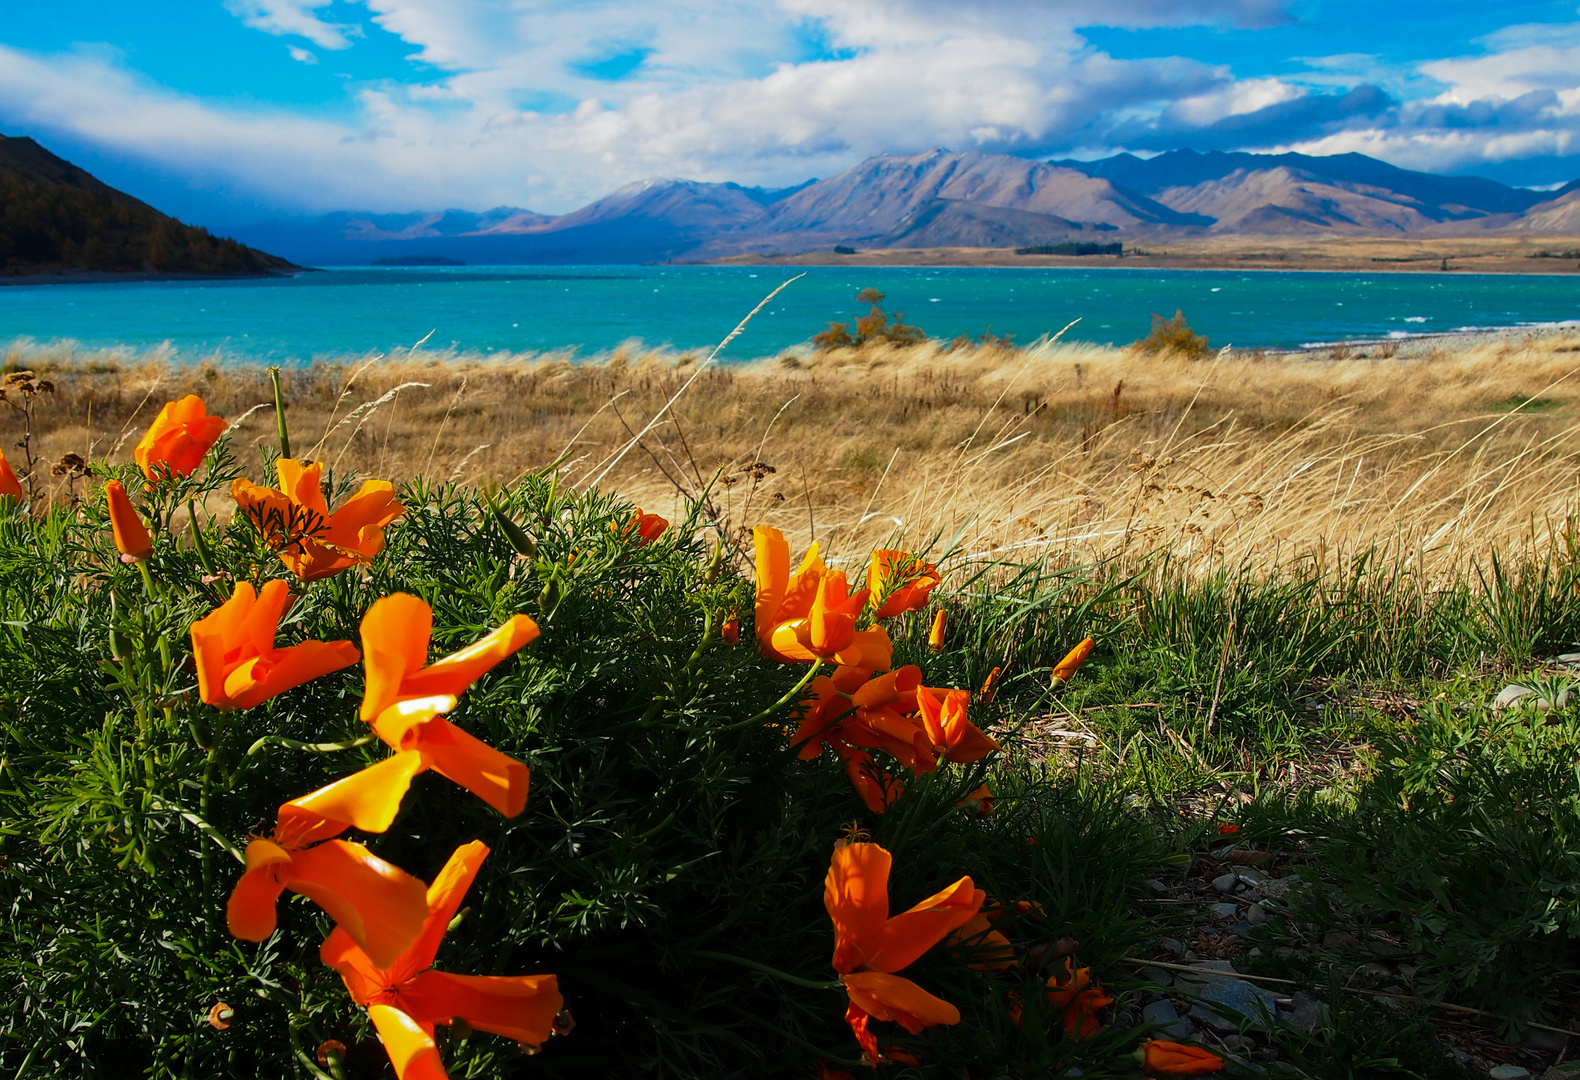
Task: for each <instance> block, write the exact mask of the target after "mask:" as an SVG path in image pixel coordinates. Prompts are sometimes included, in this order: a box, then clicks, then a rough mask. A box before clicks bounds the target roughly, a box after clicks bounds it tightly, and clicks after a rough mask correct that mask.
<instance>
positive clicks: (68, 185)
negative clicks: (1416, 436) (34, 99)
mask: <svg viewBox="0 0 1580 1080" xmlns="http://www.w3.org/2000/svg"><path fill="white" fill-rule="evenodd" d="M291 269H294V267H292V266H291V264H290V263H288V262H286V261H285V260H284V259H280V258H276V257H275V256H272V255H266V254H264V253H263V252H261V251H254V250H252V249H251V248H248V247H245V246H243V245H241V244H238V243H237V242H236V241H234V240H226V239H222V238H219V237H216V236H213V235H212V234H210V233H209V232H208V230H206V229H201V228H198V227H196V226H192V225H183V224H182V223H181V222H179V221H177V220H176V219H175V218H173V217H170V216H168V215H166V214H161V213H160V212H159V211H157V210H155V209H154V208H153V207H151V206H149V205H147V204H146V203H142V202H139V201H138V200H136V199H134V198H132V197H131V196H130V195H127V194H126V193H125V192H121V191H117V190H115V189H114V188H112V187H110V186H109V185H107V184H104V183H101V182H100V181H99V180H97V179H95V178H94V177H93V176H92V175H90V174H89V173H87V172H85V171H83V170H82V169H79V168H77V166H75V165H73V164H71V163H70V162H68V161H65V160H63V159H61V158H58V157H56V156H55V155H54V154H52V153H50V152H49V151H48V150H46V149H44V148H43V147H42V146H40V145H39V144H38V143H36V142H34V141H33V140H32V139H29V138H26V137H25V136H5V135H0V281H3V280H5V279H6V278H12V279H15V278H19V277H27V276H33V275H39V274H45V275H55V274H75V275H95V274H97V275H111V276H121V275H125V274H138V275H151V276H171V275H198V276H205V277H214V276H231V275H256V274H267V273H274V272H281V271H286V270H291Z"/></svg>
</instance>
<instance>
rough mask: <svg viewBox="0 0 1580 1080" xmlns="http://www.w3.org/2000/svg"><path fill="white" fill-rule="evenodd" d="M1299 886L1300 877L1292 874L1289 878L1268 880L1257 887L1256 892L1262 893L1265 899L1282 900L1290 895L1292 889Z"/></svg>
mask: <svg viewBox="0 0 1580 1080" xmlns="http://www.w3.org/2000/svg"><path fill="white" fill-rule="evenodd" d="M1299 884H1300V875H1299V874H1290V875H1289V876H1288V877H1281V878H1268V879H1267V880H1266V881H1264V882H1262V883H1261V884H1260V885H1258V886H1257V887H1256V891H1257V892H1259V893H1261V894H1262V896H1263V897H1264V898H1265V899H1268V900H1282V899H1283V898H1284V897H1285V896H1287V895H1289V890H1290V889H1292V888H1293V887H1294V886H1296V885H1299Z"/></svg>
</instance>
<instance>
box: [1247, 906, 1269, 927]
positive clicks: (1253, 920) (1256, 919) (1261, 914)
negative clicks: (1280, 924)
mask: <svg viewBox="0 0 1580 1080" xmlns="http://www.w3.org/2000/svg"><path fill="white" fill-rule="evenodd" d="M1245 921H1246V922H1247V923H1249V924H1251V925H1252V926H1261V925H1262V924H1263V923H1265V922H1266V921H1267V909H1266V908H1264V907H1263V906H1262V905H1261V904H1252V905H1251V907H1250V910H1248V911H1247V912H1246V913H1245Z"/></svg>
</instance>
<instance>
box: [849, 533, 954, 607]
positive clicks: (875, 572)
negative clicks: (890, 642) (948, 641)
mask: <svg viewBox="0 0 1580 1080" xmlns="http://www.w3.org/2000/svg"><path fill="white" fill-rule="evenodd" d="M941 580H942V578H940V577H939V576H938V567H936V566H934V565H933V564H932V563H930V562H923V561H922V560H921V559H918V558H917V557H916V556H915V555H912V554H911V553H910V552H908V551H894V550H892V549H888V548H884V549H881V550H878V551H874V552H873V553H872V557H871V559H870V560H869V561H868V563H867V591H868V593H870V594H871V596H872V600H871V604H872V607H873V617H874V618H878V619H892V618H893V617H894V616H896V615H899V614H901V613H903V612H906V611H920V610H921V609H922V608H924V607H926V606H927V596H928V594H929V593H931V592H932V591H933V590H934V589H935V588H937V587H938V583H939V581H941Z"/></svg>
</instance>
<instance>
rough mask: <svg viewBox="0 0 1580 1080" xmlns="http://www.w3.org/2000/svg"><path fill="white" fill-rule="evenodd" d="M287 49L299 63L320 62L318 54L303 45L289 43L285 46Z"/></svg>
mask: <svg viewBox="0 0 1580 1080" xmlns="http://www.w3.org/2000/svg"><path fill="white" fill-rule="evenodd" d="M285 51H286V52H288V53H290V54H291V59H292V60H295V61H296V62H297V63H298V64H316V63H318V57H317V55H316V54H314V53H313V52H311V51H310V50H308V49H304V48H302V47H300V46H298V45H287V46H286V47H285Z"/></svg>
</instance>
